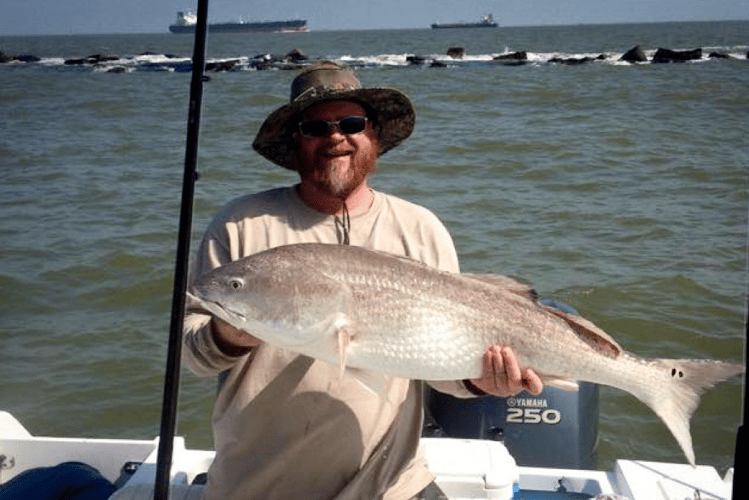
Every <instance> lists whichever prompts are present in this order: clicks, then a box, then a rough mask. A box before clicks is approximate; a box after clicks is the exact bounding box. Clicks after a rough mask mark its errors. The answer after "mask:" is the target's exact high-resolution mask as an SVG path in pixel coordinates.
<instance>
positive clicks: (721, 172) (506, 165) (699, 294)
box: [0, 22, 749, 470]
mask: <svg viewBox="0 0 749 500" xmlns="http://www.w3.org/2000/svg"><path fill="white" fill-rule="evenodd" d="M747 33H749V22H720V23H665V24H628V25H605V26H546V27H528V28H500V29H497V30H434V31H432V30H392V31H358V32H354V31H341V32H334V31H331V32H318V33H315V32H311V33H305V34H276V35H215V36H212V37H210V39H209V41H208V59H209V60H211V61H226V60H230V59H238V60H239V65H238V67H237V69H239V71H232V72H221V73H210V74H209V76H210V78H211V79H210V81H209V82H207V83H206V85H205V89H204V97H203V104H204V106H203V115H202V122H201V142H200V155H199V170H200V172H201V178H200V181H199V182H198V184H197V190H196V201H195V219H194V238H193V239H194V241H195V243H197V240H198V239H199V238H200V235H201V233H202V231H203V230H204V228H205V226H206V224H207V223H208V221H209V220H210V218H211V217H212V216H213V214H214V213H215V211H216V210H217V209H218V207H219V206H221V205H222V204H223V203H224V202H225V201H227V200H229V199H231V198H233V197H235V196H238V195H241V194H243V193H247V192H254V191H258V190H262V189H267V188H270V187H273V186H276V185H279V184H289V183H293V182H295V177H294V175H293V174H292V173H291V172H287V171H285V170H283V169H280V168H278V167H275V166H273V165H272V164H270V163H268V162H267V161H265V160H263V159H262V158H261V157H260V156H258V155H257V154H255V153H254V152H253V151H252V148H251V141H252V138H253V137H254V134H255V132H256V131H257V129H258V127H259V125H260V123H261V122H262V120H263V119H264V118H265V116H267V114H268V113H269V112H270V111H272V110H273V109H275V108H276V107H278V106H279V105H281V104H283V102H284V100H285V99H287V98H288V86H289V83H290V80H291V79H292V78H293V72H290V71H281V70H269V71H252V70H250V67H249V61H250V60H251V59H252V58H254V57H255V56H256V55H258V54H266V53H270V54H285V53H287V52H289V51H290V50H292V49H294V48H300V49H301V50H303V51H304V52H305V53H307V54H308V55H310V57H312V58H313V59H323V58H330V59H336V60H341V61H345V62H348V63H350V64H352V65H355V66H357V67H358V68H360V69H359V75H360V77H361V79H362V81H363V82H364V83H365V84H366V85H370V86H375V85H383V86H393V87H397V88H399V89H401V90H403V91H405V92H406V93H407V94H408V95H409V96H410V97H411V99H412V100H413V102H414V105H415V107H416V109H417V127H416V132H415V133H414V135H413V136H412V137H411V138H410V139H409V140H408V141H406V142H405V143H404V144H403V145H402V146H400V147H399V148H397V149H395V150H393V151H392V152H390V153H388V154H387V155H385V156H384V157H383V158H382V159H381V162H380V168H379V172H378V173H377V174H376V175H375V177H374V178H373V179H372V184H373V186H374V187H375V188H376V189H380V190H383V191H387V192H391V193H393V194H396V195H398V196H402V197H405V198H407V199H410V200H412V201H415V202H417V203H420V204H422V205H425V206H427V207H429V208H430V209H432V210H433V211H434V212H435V213H437V215H438V216H439V217H440V218H441V219H442V220H443V221H444V222H445V224H446V225H447V227H448V229H449V230H450V232H451V233H452V235H453V237H454V239H455V243H456V246H457V248H458V252H459V255H460V259H461V265H462V267H463V269H464V270H467V271H475V272H499V273H504V274H509V275H512V276H515V277H518V278H521V279H523V280H525V281H528V282H531V283H533V284H534V285H535V286H536V288H537V289H538V291H539V292H540V293H541V295H542V296H544V297H549V298H554V299H557V300H560V301H563V302H567V303H569V304H571V305H572V306H574V307H575V308H577V309H578V310H579V311H580V312H581V313H582V314H583V315H584V316H586V317H588V318H590V319H591V320H593V321H595V322H596V323H597V324H598V325H599V326H601V327H602V328H603V329H604V330H606V331H607V332H609V333H610V334H611V335H612V336H613V337H614V338H616V339H617V340H618V341H619V342H620V343H621V344H622V345H623V346H624V347H625V348H627V349H628V350H630V351H632V352H635V353H636V354H639V355H642V356H650V357H652V356H658V357H711V358H719V359H725V360H730V361H734V362H741V361H742V360H743V346H744V342H743V338H744V328H745V327H744V325H745V316H746V303H747V294H746V289H747V286H746V285H747V213H748V209H749V191H748V189H747V188H748V187H749V186H748V181H749V174H748V171H747V167H749V133H748V132H749V101H748V100H747V99H746V89H747V88H749V61H747V59H746V54H747V50H749V38H747V35H746V34H747ZM635 45H639V46H640V47H641V48H642V49H643V50H645V51H646V53H647V54H648V55H651V56H652V54H653V53H654V52H655V50H656V49H657V48H658V47H665V48H671V49H675V50H683V49H693V48H697V47H701V48H703V49H704V56H703V58H702V59H701V60H699V61H692V62H689V63H684V64H658V65H655V64H637V65H630V64H628V63H622V62H619V61H618V60H617V59H618V57H619V56H621V55H622V54H623V53H624V52H626V51H627V50H629V49H630V48H632V47H634V46H635ZM452 46H462V47H465V49H466V57H465V58H464V59H462V60H452V59H450V58H448V57H447V56H445V55H444V54H445V52H446V50H447V48H448V47H452ZM0 50H1V51H3V52H4V53H7V54H17V55H18V54H33V55H36V56H38V57H40V58H41V60H40V61H39V62H34V63H10V64H2V65H0V106H2V110H3V112H2V115H1V116H2V117H1V118H0V173H2V182H0V289H2V290H3V292H2V298H0V360H1V361H2V370H1V373H2V381H0V409H3V410H7V411H10V412H12V413H13V414H14V415H15V416H16V417H17V418H19V419H20V420H21V421H22V422H23V423H24V424H25V425H26V426H27V427H28V428H29V430H30V431H31V432H32V433H34V434H38V435H52V436H82V437H113V438H139V439H142V438H151V437H153V436H155V435H157V434H158V430H159V418H160V417H159V415H160V411H161V408H160V405H161V397H162V389H163V372H164V365H165V358H166V341H167V337H168V329H169V313H170V307H171V304H170V301H171V287H172V281H173V273H174V271H173V269H174V255H175V249H176V238H177V228H178V214H179V204H180V193H181V178H182V177H181V176H182V169H183V162H184V146H185V132H186V118H187V103H188V93H189V79H190V75H189V73H186V72H183V70H184V64H185V63H189V57H190V56H191V54H192V38H191V37H190V36H185V35H170V34H155V35H107V36H100V35H97V36H94V35H91V36H50V37H0ZM514 51H527V52H528V59H529V63H528V64H526V65H523V66H504V65H498V64H496V63H492V62H491V59H492V58H493V57H494V56H496V55H499V54H504V53H508V52H514ZM711 51H716V52H722V53H726V54H729V55H731V56H732V57H731V58H730V59H712V58H709V57H708V54H709V52H711ZM91 54H112V55H116V56H118V58H117V59H116V60H114V61H110V62H107V63H105V64H102V65H99V66H95V65H68V64H65V60H66V59H71V58H82V57H87V56H89V55H91ZM599 54H605V55H606V58H605V59H604V60H602V61H595V62H589V63H587V64H581V65H563V64H557V63H552V62H550V60H551V59H552V58H554V57H560V58H570V57H574V58H581V57H585V56H591V57H596V56H597V55H599ZM409 55H419V56H424V57H426V58H427V59H428V60H434V59H437V60H439V61H441V62H443V63H444V64H445V67H439V68H435V67H430V66H429V65H416V66H414V65H409V64H408V62H407V56H409ZM115 67H118V68H121V69H120V71H121V72H120V73H110V72H108V70H110V69H112V68H115ZM194 249H195V246H194V247H193V250H194ZM215 389H216V384H215V381H214V380H210V379H200V378H198V377H195V376H193V375H192V374H190V373H189V372H188V371H187V370H183V375H182V380H181V395H180V405H179V406H180V416H179V426H178V433H179V434H181V435H184V436H186V439H187V443H188V446H189V447H193V448H206V447H210V446H211V443H212V439H211V431H210V414H211V409H212V404H213V399H214V396H215ZM741 398H742V381H741V379H740V378H738V377H737V378H735V379H732V380H730V381H728V382H726V383H724V384H722V385H721V386H719V387H718V388H716V389H714V390H711V391H710V392H708V393H707V394H706V395H705V396H704V397H703V402H702V405H701V406H700V408H699V409H698V410H697V413H696V414H695V416H694V417H693V419H692V435H693V437H694V441H695V451H696V455H697V459H698V462H699V463H703V464H709V465H713V466H716V467H718V468H719V469H720V470H725V469H726V468H727V467H729V466H731V465H732V463H733V451H734V446H735V433H736V429H737V427H738V425H739V421H740V415H741ZM598 456H599V463H600V465H601V466H602V467H610V466H611V464H612V462H613V460H614V459H616V458H620V457H621V458H637V459H647V460H664V461H676V462H682V461H683V460H684V459H683V455H682V453H681V451H680V449H679V448H678V446H677V445H676V443H675V441H674V440H673V438H672V437H671V435H670V433H669V432H668V431H667V430H666V428H665V426H663V424H662V423H661V422H660V421H659V420H658V419H657V417H656V416H655V415H654V414H653V413H652V412H651V411H650V410H649V409H648V408H646V407H645V406H644V405H642V404H641V403H639V402H638V401H637V400H635V399H634V398H633V397H631V396H629V395H627V394H624V393H621V392H619V391H616V390H613V389H607V388H603V389H602V391H601V416H600V443H599V447H598Z"/></svg>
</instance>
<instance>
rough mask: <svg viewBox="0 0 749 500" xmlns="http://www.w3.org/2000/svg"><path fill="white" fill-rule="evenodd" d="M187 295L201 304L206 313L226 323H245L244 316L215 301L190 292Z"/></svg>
mask: <svg viewBox="0 0 749 500" xmlns="http://www.w3.org/2000/svg"><path fill="white" fill-rule="evenodd" d="M185 295H186V296H188V297H189V298H191V299H192V300H194V301H195V302H197V303H198V304H200V306H201V307H202V308H203V309H205V310H206V312H209V313H211V314H213V315H214V316H217V317H219V318H221V319H223V320H225V321H228V322H230V323H231V322H232V321H235V320H240V321H245V320H246V317H245V315H244V314H242V313H240V312H237V311H233V310H231V309H228V308H226V307H224V306H222V305H221V304H220V303H219V302H217V301H215V300H207V299H203V298H201V297H198V296H197V295H195V294H193V293H190V292H189V291H188V292H185Z"/></svg>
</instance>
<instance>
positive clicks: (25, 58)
mask: <svg viewBox="0 0 749 500" xmlns="http://www.w3.org/2000/svg"><path fill="white" fill-rule="evenodd" d="M41 60H42V58H41V57H37V56H32V55H30V54H23V55H20V56H14V55H11V54H6V53H4V52H3V51H0V64H2V63H9V62H13V61H18V62H25V63H28V62H39V61H41Z"/></svg>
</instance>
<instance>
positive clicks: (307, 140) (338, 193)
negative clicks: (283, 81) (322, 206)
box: [294, 101, 378, 199]
mask: <svg viewBox="0 0 749 500" xmlns="http://www.w3.org/2000/svg"><path fill="white" fill-rule="evenodd" d="M348 116H358V117H365V116H366V112H365V110H364V108H363V107H362V106H360V105H359V104H357V103H355V102H351V101H328V102H322V103H320V104H316V105H315V106H312V107H310V108H309V109H307V110H306V111H305V112H304V115H303V116H302V120H316V119H317V120H325V121H328V122H337V121H338V120H341V119H342V118H346V117H348ZM294 138H295V141H296V151H295V157H294V162H295V163H294V164H295V166H296V170H297V171H298V172H299V175H300V176H301V179H302V183H308V184H311V185H313V186H314V187H315V188H317V189H318V190H320V191H322V192H325V193H327V194H329V195H331V196H335V197H337V198H341V199H345V198H346V197H348V195H349V194H351V193H352V192H353V191H354V189H355V188H356V187H358V186H359V185H361V184H362V183H363V182H364V181H365V179H366V177H367V175H368V174H369V173H370V172H373V171H374V170H375V168H376V166H377V151H378V144H377V134H376V133H375V132H374V130H373V129H372V123H371V122H369V121H367V123H366V127H365V128H364V130H363V131H361V132H359V133H356V134H344V133H342V132H341V130H340V128H339V127H338V126H330V127H329V128H328V132H327V133H326V134H325V135H323V136H320V137H311V136H308V135H304V134H302V133H301V132H299V131H298V130H297V132H296V133H295V135H294Z"/></svg>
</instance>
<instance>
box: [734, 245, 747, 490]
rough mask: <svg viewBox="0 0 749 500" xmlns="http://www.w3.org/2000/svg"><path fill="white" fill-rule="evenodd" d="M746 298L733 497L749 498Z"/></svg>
mask: <svg viewBox="0 0 749 500" xmlns="http://www.w3.org/2000/svg"><path fill="white" fill-rule="evenodd" d="M747 265H748V266H749V243H748V244H747ZM744 300H746V306H747V314H746V322H745V323H744V328H745V332H744V333H745V335H746V337H745V339H744V407H743V411H742V422H741V425H739V429H738V432H737V434H736V449H735V450H734V455H733V490H732V495H731V498H733V499H736V500H738V499H739V498H749V395H748V394H747V393H749V370H747V363H749V294H748V295H747V297H746V298H745V299H744Z"/></svg>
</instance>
